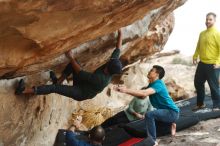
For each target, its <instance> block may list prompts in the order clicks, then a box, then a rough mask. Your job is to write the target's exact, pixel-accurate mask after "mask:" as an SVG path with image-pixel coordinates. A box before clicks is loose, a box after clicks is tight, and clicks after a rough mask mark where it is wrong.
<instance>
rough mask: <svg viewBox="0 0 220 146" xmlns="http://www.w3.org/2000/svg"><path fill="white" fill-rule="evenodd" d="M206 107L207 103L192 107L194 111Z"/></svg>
mask: <svg viewBox="0 0 220 146" xmlns="http://www.w3.org/2000/svg"><path fill="white" fill-rule="evenodd" d="M205 107H206V105H205V104H203V105H199V106H198V105H197V106H196V107H194V108H193V109H192V111H197V110H200V109H203V108H205Z"/></svg>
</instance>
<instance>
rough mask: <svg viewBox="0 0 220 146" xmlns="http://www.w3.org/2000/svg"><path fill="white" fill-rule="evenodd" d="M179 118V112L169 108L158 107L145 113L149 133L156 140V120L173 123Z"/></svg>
mask: <svg viewBox="0 0 220 146" xmlns="http://www.w3.org/2000/svg"><path fill="white" fill-rule="evenodd" d="M178 119H179V113H178V112H176V111H173V110H168V109H157V110H154V111H150V112H147V113H146V115H145V122H146V126H147V127H146V128H147V133H148V135H149V136H151V137H152V139H153V140H154V141H156V126H155V120H157V121H161V122H165V123H168V124H170V123H173V122H176V120H178Z"/></svg>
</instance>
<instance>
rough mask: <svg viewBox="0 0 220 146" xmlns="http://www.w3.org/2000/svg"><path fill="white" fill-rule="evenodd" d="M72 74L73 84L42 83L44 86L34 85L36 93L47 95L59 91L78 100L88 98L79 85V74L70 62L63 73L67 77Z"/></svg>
mask: <svg viewBox="0 0 220 146" xmlns="http://www.w3.org/2000/svg"><path fill="white" fill-rule="evenodd" d="M71 74H73V83H74V85H73V86H68V85H58V84H53V85H42V86H38V87H34V90H35V94H37V95H46V94H50V93H57V94H60V95H63V96H67V97H70V98H72V99H75V100H78V101H82V100H85V99H87V98H88V97H85V96H83V94H82V91H81V89H80V87H79V86H78V85H79V80H78V78H77V74H76V73H75V71H74V70H73V68H72V65H71V64H70V63H69V64H68V65H67V66H66V68H65V69H64V71H63V75H64V76H65V77H68V76H69V75H71Z"/></svg>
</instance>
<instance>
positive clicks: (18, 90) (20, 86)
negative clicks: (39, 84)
mask: <svg viewBox="0 0 220 146" xmlns="http://www.w3.org/2000/svg"><path fill="white" fill-rule="evenodd" d="M24 89H25V87H24V80H23V79H21V80H20V81H19V82H18V86H17V88H16V90H15V94H16V95H20V94H22V92H23V91H24Z"/></svg>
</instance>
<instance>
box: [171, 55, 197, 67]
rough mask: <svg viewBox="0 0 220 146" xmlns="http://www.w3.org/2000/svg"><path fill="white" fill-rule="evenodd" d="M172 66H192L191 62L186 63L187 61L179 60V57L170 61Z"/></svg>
mask: <svg viewBox="0 0 220 146" xmlns="http://www.w3.org/2000/svg"><path fill="white" fill-rule="evenodd" d="M172 64H182V65H187V66H192V65H193V64H192V61H191V60H190V61H187V60H184V59H182V58H179V57H176V58H174V59H173V60H172Z"/></svg>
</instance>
